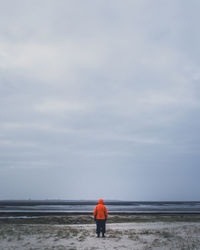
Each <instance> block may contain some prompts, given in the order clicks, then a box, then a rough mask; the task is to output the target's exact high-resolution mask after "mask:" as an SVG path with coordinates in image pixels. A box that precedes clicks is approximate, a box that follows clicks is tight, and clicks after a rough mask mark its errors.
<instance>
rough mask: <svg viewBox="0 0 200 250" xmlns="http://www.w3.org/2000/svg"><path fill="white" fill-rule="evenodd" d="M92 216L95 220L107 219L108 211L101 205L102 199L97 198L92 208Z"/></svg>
mask: <svg viewBox="0 0 200 250" xmlns="http://www.w3.org/2000/svg"><path fill="white" fill-rule="evenodd" d="M94 218H95V219H97V220H107V218H108V211H107V208H106V206H104V205H103V200H102V199H100V200H99V204H98V205H97V206H96V207H95V209H94Z"/></svg>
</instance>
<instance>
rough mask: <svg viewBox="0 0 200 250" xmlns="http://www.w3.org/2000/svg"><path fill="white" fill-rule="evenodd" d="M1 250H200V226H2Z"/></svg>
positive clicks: (157, 223) (193, 223) (193, 224)
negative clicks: (100, 229) (102, 234)
mask: <svg viewBox="0 0 200 250" xmlns="http://www.w3.org/2000/svg"><path fill="white" fill-rule="evenodd" d="M0 249H2V250H7V249H20V250H23V249H25V250H28V249H58V250H59V249H60V250H61V249H69V250H70V249H71V250H72V249H74V250H75V249H91V250H92V249H93V250H94V249H110V250H111V249H137V250H139V249H187V250H188V249H200V222H140V223H133V222H131V223H112V224H109V223H107V232H106V238H97V237H96V234H95V224H76V225H55V224H53V225H51V224H12V223H8V224H7V223H1V224H0Z"/></svg>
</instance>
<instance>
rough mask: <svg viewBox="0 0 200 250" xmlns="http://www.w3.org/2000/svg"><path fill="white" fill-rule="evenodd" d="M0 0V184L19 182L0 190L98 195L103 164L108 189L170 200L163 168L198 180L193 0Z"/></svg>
mask: <svg viewBox="0 0 200 250" xmlns="http://www.w3.org/2000/svg"><path fill="white" fill-rule="evenodd" d="M0 3H1V8H0V15H1V22H0V30H1V31H0V38H1V39H0V106H1V110H0V148H1V150H0V171H1V173H2V177H1V178H0V183H1V184H0V188H1V189H2V190H9V188H8V186H9V185H11V186H13V187H15V189H16V190H17V191H16V192H18V194H17V193H16V192H11V193H10V194H9V192H6V191H5V193H4V195H2V196H1V197H0V199H1V198H6V197H12V198H26V197H27V196H28V197H39V198H44V197H45V198H46V197H48V198H51V197H52V196H53V195H56V196H57V197H60V194H62V195H61V196H62V197H64V196H65V198H66V199H67V198H72V199H76V198H81V199H82V198H83V199H84V198H92V199H94V198H96V195H97V194H98V191H91V190H92V189H93V187H92V184H93V185H96V183H98V182H100V181H101V178H103V177H105V174H104V173H108V174H109V175H108V176H106V177H105V183H104V184H105V188H104V189H103V190H104V192H105V196H106V195H107V197H108V198H109V199H112V197H115V198H119V199H123V198H124V197H125V196H126V199H136V197H137V199H141V200H142V199H148V195H149V193H148V192H146V191H145V190H147V187H150V189H152V193H154V194H155V195H152V196H150V197H152V199H156V200H159V199H164V198H167V199H168V198H169V196H168V193H167V191H166V190H167V185H168V183H169V182H170V173H171V172H170V171H171V170H170V169H174V171H175V173H176V176H175V177H174V179H173V185H172V187H173V188H175V187H176V182H177V183H179V182H180V186H184V183H186V181H187V176H188V173H189V170H188V169H189V168H190V167H191V172H190V175H189V176H190V181H191V179H192V176H194V180H195V181H196V179H195V176H196V173H195V171H196V166H197V165H198V164H199V153H198V148H199V139H200V138H199V136H198V134H199V132H198V130H199V122H200V120H199V117H198V113H199V108H200V105H199V97H200V96H199V90H200V89H199V79H200V75H199V56H198V51H199V42H200V35H199V33H198V25H197V24H198V23H199V14H198V9H199V3H197V1H190V2H188V1H179V0H176V1H173V2H171V1H170V2H169V1H162V3H161V2H160V1H157V0H155V1H151V2H149V1H147V0H142V1H141V0H140V1H139V0H138V1H131V0H130V1H129V0H127V1H126V2H124V1H109V2H108V1H90V0H88V1H84V2H82V1H78V0H77V1H73V2H72V1H62V0H61V1H54V0H51V1H46V0H45V1H39V0H38V1H37V0H36V1H29V2H27V1H23V0H22V1H20V2H19V3H16V2H14V1H12V0H8V1H6V2H5V1H0ZM190 162H192V163H191V164H190ZM191 165H192V166H191ZM183 166H184V167H183ZM46 169H48V173H47V171H46ZM99 169H102V173H101V174H99V176H98V173H99ZM17 171H18V172H17ZM162 171H165V172H166V173H167V174H166V180H164V176H163V172H162ZM179 171H180V172H181V173H182V171H183V173H182V174H183V178H182V181H179V179H178V172H179ZM30 173H31V174H30ZM84 174H85V177H84ZM148 175H149V176H150V177H149V178H150V183H149V184H148ZM9 176H10V177H9ZM31 176H32V177H31ZM55 176H56V178H55ZM112 176H114V177H112ZM3 178H4V179H8V183H5V182H3ZM31 178H33V179H31ZM44 178H45V179H46V178H49V179H48V180H47V184H46V185H45V188H44V191H41V193H40V191H39V190H43V186H44V183H43V182H44V181H43V180H44ZM65 178H66V180H65ZM84 178H85V179H84ZM159 178H160V180H162V181H159ZM52 179H53V180H54V179H55V190H52V189H49V191H48V186H51V180H52ZM83 179H84V180H85V182H84V183H85V184H84V185H83V187H82V190H80V187H79V186H75V184H74V183H79V182H81V183H82V182H83ZM27 180H29V183H32V184H31V185H33V183H34V181H36V182H37V183H38V189H37V191H34V188H33V186H30V185H28V187H29V188H27V190H29V191H30V193H28V194H25V193H24V191H23V190H26V185H27ZM94 180H95V181H94ZM110 180H112V183H113V184H112V185H113V186H112V188H113V189H112V192H111V191H110V192H108V191H107V192H106V189H109V186H110ZM133 180H134V181H133ZM142 180H145V183H143V181H142ZM61 181H63V183H64V184H62V185H61V184H60V183H61ZM133 182H134V183H133ZM161 182H162V183H163V186H162V187H163V189H162V190H163V193H162V192H161V191H162V190H161V189H160V185H161ZM12 183H14V184H12ZM141 183H143V184H144V187H143V188H142V186H141ZM152 183H153V184H152ZM17 184H20V185H19V188H17ZM56 186H57V188H56ZM197 186H198V183H197ZM65 189H66V190H71V191H70V192H68V191H66V194H65V191H64V190H65ZM115 189H116V190H117V191H118V192H119V194H115V193H114V192H115V191H114V190H115ZM132 189H134V190H137V191H135V193H131V192H130V190H132ZM188 189H189V190H190V191H188V193H187V196H185V199H190V197H194V196H195V197H196V198H195V199H198V197H199V196H198V194H197V193H196V192H195V190H194V189H193V188H191V189H190V187H189V185H188ZM120 190H121V191H120ZM158 190H161V191H160V192H158ZM27 192H28V191H27ZM102 192H103V191H102ZM169 193H170V194H172V193H173V189H172V188H171V189H170V192H169ZM182 193H183V192H182ZM182 193H181V197H184V195H183V196H182ZM193 193H195V195H192V194H193ZM125 194H126V195H125ZM15 195H16V197H15ZM190 195H191V196H190ZM171 197H172V199H179V197H178V195H176V197H175V198H174V196H173V195H171Z"/></svg>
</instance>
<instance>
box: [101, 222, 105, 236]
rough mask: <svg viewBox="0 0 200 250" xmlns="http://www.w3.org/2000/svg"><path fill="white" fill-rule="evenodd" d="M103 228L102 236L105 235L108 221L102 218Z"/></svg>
mask: <svg viewBox="0 0 200 250" xmlns="http://www.w3.org/2000/svg"><path fill="white" fill-rule="evenodd" d="M101 228H102V237H104V234H105V232H106V221H105V220H102V223H101Z"/></svg>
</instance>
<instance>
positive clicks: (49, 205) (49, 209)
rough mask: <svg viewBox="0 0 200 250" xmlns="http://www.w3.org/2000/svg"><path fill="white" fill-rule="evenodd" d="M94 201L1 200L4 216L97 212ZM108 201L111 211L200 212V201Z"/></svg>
mask: <svg viewBox="0 0 200 250" xmlns="http://www.w3.org/2000/svg"><path fill="white" fill-rule="evenodd" d="M97 203H98V202H97V201H94V200H87V201H86V200H0V215H1V216H3V215H7V216H8V215H13V214H14V215H15V216H16V215H17V214H20V215H25V216H26V215H27V216H28V215H33V214H40V215H43V214H45V215H46V214H66V213H77V214H78V213H86V214H89V213H91V214H92V212H93V210H94V207H95V205H96V204H97ZM104 204H105V205H106V206H107V209H108V211H109V213H110V214H115V213H125V214H128V213H130V214H174V213H176V214H199V213H200V201H177V202H176V201H113V200H106V201H105V202H104Z"/></svg>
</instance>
